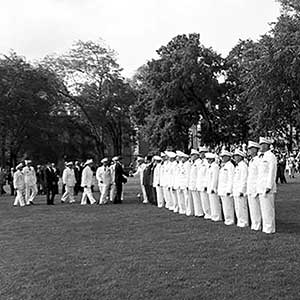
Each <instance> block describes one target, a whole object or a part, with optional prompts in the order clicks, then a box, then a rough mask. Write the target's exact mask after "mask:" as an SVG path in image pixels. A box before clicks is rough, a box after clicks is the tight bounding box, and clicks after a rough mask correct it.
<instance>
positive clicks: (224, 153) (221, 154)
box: [220, 150, 232, 157]
mask: <svg viewBox="0 0 300 300" xmlns="http://www.w3.org/2000/svg"><path fill="white" fill-rule="evenodd" d="M220 156H230V157H231V156H232V153H231V152H229V151H227V150H223V151H222V152H221V153H220Z"/></svg>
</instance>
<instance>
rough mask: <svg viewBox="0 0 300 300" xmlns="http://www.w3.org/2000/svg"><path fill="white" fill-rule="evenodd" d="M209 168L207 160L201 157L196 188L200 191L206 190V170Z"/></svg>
mask: <svg viewBox="0 0 300 300" xmlns="http://www.w3.org/2000/svg"><path fill="white" fill-rule="evenodd" d="M207 168H208V162H207V160H206V159H205V158H204V159H200V160H199V164H198V171H197V180H196V188H197V190H198V191H200V192H204V188H205V187H206V172H207Z"/></svg>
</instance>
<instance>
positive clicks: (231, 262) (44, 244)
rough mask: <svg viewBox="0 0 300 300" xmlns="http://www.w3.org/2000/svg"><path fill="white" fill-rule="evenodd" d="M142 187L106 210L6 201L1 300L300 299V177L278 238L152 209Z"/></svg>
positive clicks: (285, 202)
mask: <svg viewBox="0 0 300 300" xmlns="http://www.w3.org/2000/svg"><path fill="white" fill-rule="evenodd" d="M137 189H138V187H137V182H136V181H133V180H132V179H131V180H130V181H129V183H128V184H127V185H126V186H125V201H124V203H123V204H121V205H107V206H101V207H100V206H85V207H82V206H80V205H79V202H77V203H76V204H74V205H69V204H63V205H62V204H61V203H60V201H59V197H56V204H57V205H55V206H47V205H45V198H44V197H42V196H39V197H38V199H37V203H38V205H35V206H31V207H24V208H14V207H12V201H13V198H12V197H1V198H0V224H1V228H0V299H5V300H8V299H39V300H42V299H47V300H48V299H49V300H50V299H56V300H57V299H64V300H65V299H72V300H77V299H101V300H102V299H240V300H244V299H245V300H247V299H300V180H299V178H298V179H296V180H293V182H291V183H289V184H287V185H279V193H278V195H277V201H276V216H277V231H278V232H277V233H276V234H274V235H265V234H263V233H261V232H253V231H251V230H250V229H241V228H237V227H236V226H229V227H228V226H225V225H223V223H213V222H211V221H207V220H204V219H201V218H195V217H186V216H181V215H178V214H174V213H172V212H170V211H167V210H165V209H158V208H156V207H154V206H151V205H143V204H141V203H138V201H137V198H136V194H137ZM97 197H98V195H97ZM77 199H78V201H79V198H77Z"/></svg>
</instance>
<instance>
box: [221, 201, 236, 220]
mask: <svg viewBox="0 0 300 300" xmlns="http://www.w3.org/2000/svg"><path fill="white" fill-rule="evenodd" d="M221 201H222V208H223V215H224V219H225V221H224V223H225V225H233V224H234V203H233V202H234V201H233V197H231V196H221Z"/></svg>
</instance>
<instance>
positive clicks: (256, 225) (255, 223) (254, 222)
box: [248, 195, 261, 230]
mask: <svg viewBox="0 0 300 300" xmlns="http://www.w3.org/2000/svg"><path fill="white" fill-rule="evenodd" d="M248 205H249V212H250V219H251V229H252V230H261V211H260V204H259V197H258V196H257V195H248Z"/></svg>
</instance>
